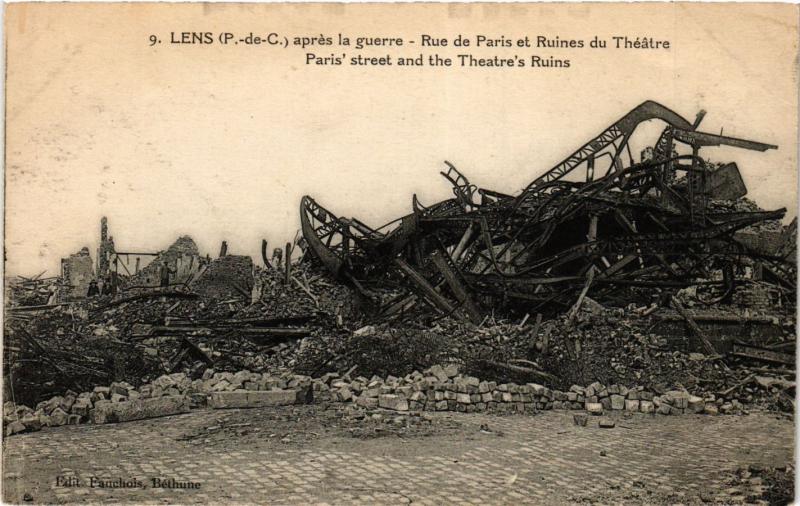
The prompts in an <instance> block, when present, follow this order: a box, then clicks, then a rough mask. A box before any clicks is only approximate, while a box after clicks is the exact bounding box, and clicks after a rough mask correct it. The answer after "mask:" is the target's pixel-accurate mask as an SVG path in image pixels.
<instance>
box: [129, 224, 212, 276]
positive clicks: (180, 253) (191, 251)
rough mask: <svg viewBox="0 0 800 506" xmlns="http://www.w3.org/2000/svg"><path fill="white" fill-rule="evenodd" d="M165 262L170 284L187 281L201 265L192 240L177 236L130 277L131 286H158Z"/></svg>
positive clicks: (187, 237)
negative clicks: (176, 238) (170, 244)
mask: <svg viewBox="0 0 800 506" xmlns="http://www.w3.org/2000/svg"><path fill="white" fill-rule="evenodd" d="M165 263H166V264H167V266H168V267H169V269H170V270H171V271H174V273H172V274H170V284H180V283H186V282H188V281H189V280H190V279H191V278H192V277H193V276H194V275H195V274H196V273H197V272H198V271H199V270H200V267H201V258H200V253H199V251H198V249H197V244H195V242H194V240H193V239H192V238H191V237H189V236H187V235H185V236H182V237H180V238H178V240H177V241H175V243H173V244H172V246H170V247H169V248H167V249H166V250H164V251H162V252H161V253H159V254H158V256H157V257H156V258H155V259H154V260H153V261H152V262H150V263H149V264H148V265H147V266H146V267H144V268H143V269H142V270H140V271H139V273H138V274H136V275H134V276H133V278H131V280H130V282H129V285H131V286H153V287H155V286H159V285H160V283H161V266H162V265H164V264H165Z"/></svg>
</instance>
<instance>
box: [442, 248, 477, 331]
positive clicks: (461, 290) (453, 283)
mask: <svg viewBox="0 0 800 506" xmlns="http://www.w3.org/2000/svg"><path fill="white" fill-rule="evenodd" d="M431 260H433V263H434V264H435V265H436V268H437V269H439V272H441V273H442V276H444V280H445V281H446V282H447V285H448V286H449V287H450V290H452V291H453V294H454V295H455V296H456V298H457V299H458V301H459V302H460V303H461V305H462V307H463V308H464V310H465V311H466V312H467V315H469V319H470V320H472V323H474V324H475V325H477V324H479V323H480V322H481V320H482V319H483V316H481V313H480V311H479V310H478V307H477V306H476V305H475V303H474V302H473V301H472V297H470V295H469V292H468V291H467V289H466V288H465V287H464V284H463V283H462V282H461V279H460V276H459V275H458V273H457V272H456V271H455V270H453V268H452V267H451V266H450V264H449V263H448V262H447V260H446V259H445V258H444V255H443V254H442V252H441V251H439V250H437V251H434V252H433V254H432V255H431Z"/></svg>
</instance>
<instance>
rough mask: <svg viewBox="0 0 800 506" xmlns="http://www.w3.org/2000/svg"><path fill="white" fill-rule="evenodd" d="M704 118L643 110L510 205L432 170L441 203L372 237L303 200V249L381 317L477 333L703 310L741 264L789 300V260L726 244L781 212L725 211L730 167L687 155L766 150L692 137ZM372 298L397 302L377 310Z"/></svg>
mask: <svg viewBox="0 0 800 506" xmlns="http://www.w3.org/2000/svg"><path fill="white" fill-rule="evenodd" d="M704 115H705V111H701V112H700V113H698V115H697V118H696V119H695V121H694V122H689V121H688V120H686V119H685V118H683V117H681V116H679V115H678V114H676V113H675V112H673V111H671V110H670V109H668V108H666V107H664V106H663V105H660V104H658V103H656V102H652V101H647V102H644V103H642V104H641V105H639V106H638V107H636V108H635V109H633V110H632V111H630V112H629V113H628V114H626V115H625V116H623V117H622V118H620V119H619V120H618V121H616V122H615V123H614V124H612V125H611V126H609V127H608V128H607V129H605V130H604V131H603V132H602V133H600V134H599V135H598V136H596V137H595V138H593V139H591V140H590V141H589V142H587V143H586V144H584V145H583V146H581V147H580V148H579V149H578V150H577V151H575V152H574V153H572V154H571V155H569V156H568V157H567V158H566V159H564V160H563V161H562V162H561V163H559V164H558V165H556V166H555V167H553V168H552V169H550V170H549V171H547V172H545V173H544V174H542V175H541V176H539V177H538V178H536V179H534V180H533V181H532V182H531V183H530V184H528V185H527V187H525V189H524V190H523V191H522V192H521V193H519V194H518V195H507V194H504V193H500V192H497V191H492V190H488V189H478V188H477V187H476V186H475V185H473V184H471V183H470V182H469V180H468V179H467V178H466V177H465V176H464V175H463V174H461V173H460V172H459V171H458V170H457V169H456V168H455V167H454V166H453V165H451V164H450V163H447V162H446V163H447V165H448V169H447V171H446V172H442V175H443V176H444V177H445V178H446V179H447V180H448V181H449V182H450V183H451V184H452V187H453V194H454V196H453V197H452V198H449V199H447V200H444V201H441V202H438V203H435V204H433V205H430V206H424V205H422V204H421V203H420V202H419V201H418V200H417V198H416V195H415V196H414V198H413V202H412V206H413V212H412V213H410V214H408V215H406V216H403V217H401V218H399V219H397V220H395V221H392V222H390V223H388V224H386V225H384V226H382V227H380V228H377V229H375V228H371V227H369V226H368V225H366V224H365V223H364V222H362V221H360V220H358V219H355V218H344V217H336V216H335V215H334V214H332V213H331V212H330V211H328V210H327V209H325V208H323V207H322V206H321V205H319V204H318V203H317V202H316V201H315V200H313V199H312V198H311V197H309V196H305V197H303V199H302V201H301V204H300V214H301V223H302V231H303V236H304V237H305V240H306V241H307V243H308V246H309V248H310V250H311V251H312V252H313V253H314V255H315V256H316V258H318V259H319V260H320V261H321V262H322V263H323V264H324V265H325V266H326V267H327V268H328V269H329V270H330V271H331V272H332V273H333V274H335V275H336V276H337V277H339V278H341V279H346V280H348V281H349V282H350V283H351V284H352V285H353V286H354V287H355V288H356V289H357V290H358V291H359V292H360V293H361V294H362V295H364V296H366V297H369V298H372V299H373V300H376V301H378V302H379V304H380V309H379V311H378V312H379V314H381V315H383V316H391V315H393V314H398V313H401V312H402V311H403V310H406V309H408V308H410V307H411V306H413V305H414V304H416V303H417V302H418V301H419V300H424V301H426V302H427V303H428V304H429V305H431V306H433V307H435V308H437V309H438V310H439V311H440V312H442V313H445V314H452V315H455V316H457V317H461V318H464V319H467V318H468V319H470V320H473V321H476V322H477V321H480V319H481V318H482V315H483V313H484V312H485V310H488V309H498V308H505V309H507V310H512V311H513V310H514V309H519V310H520V311H523V312H529V313H530V312H559V311H563V310H564V309H566V308H569V307H570V306H571V305H572V304H573V303H574V302H575V299H576V296H577V295H578V293H579V292H582V293H583V294H584V295H585V294H586V293H587V292H588V291H589V290H591V292H592V296H593V297H594V298H596V299H600V300H612V301H613V300H614V299H615V297H616V296H619V295H621V294H623V293H629V291H630V290H636V289H645V290H646V289H662V290H678V289H680V288H683V287H688V286H697V287H698V288H699V289H698V293H702V294H704V295H703V296H704V300H703V301H705V302H707V303H714V302H719V301H722V300H724V299H725V298H726V297H730V294H731V293H732V292H733V288H734V285H735V280H736V278H737V276H741V275H742V274H743V272H744V265H745V264H747V263H748V262H751V263H752V261H757V262H758V263H759V265H760V266H761V267H763V271H762V272H763V275H764V276H765V279H766V278H767V277H769V278H770V281H774V282H775V283H776V284H778V285H780V286H782V287H783V288H785V290H786V293H787V294H788V296H792V295H793V294H794V291H795V278H796V274H795V271H794V269H795V266H794V259H787V258H786V257H782V256H780V255H778V254H772V255H770V254H764V252H763V251H756V250H755V249H754V248H752V247H749V246H748V245H746V244H745V243H743V242H741V241H738V240H737V238H736V236H735V233H736V232H737V231H739V230H741V229H744V228H746V227H750V226H753V225H756V224H759V223H761V222H765V221H770V220H779V219H781V218H783V216H784V214H785V209H778V210H774V211H760V210H759V211H746V212H743V211H741V210H739V209H738V208H737V207H736V206H735V205H733V201H735V200H736V199H739V198H740V197H743V196H744V195H745V194H746V193H747V189H746V187H745V186H744V183H743V181H742V178H741V175H740V173H739V170H738V167H737V166H736V164H735V163H729V164H725V165H718V164H712V163H710V162H708V161H707V160H705V159H703V158H701V157H700V155H699V151H700V149H701V148H703V147H706V146H732V147H736V148H742V149H748V150H756V151H762V152H763V151H766V150H768V149H775V148H777V146H773V145H769V144H764V143H760V142H754V141H750V140H745V139H739V138H734V137H726V136H723V135H716V134H711V133H706V132H702V131H699V130H698V126H699V124H700V122H701V121H702V119H703V117H704ZM653 119H657V120H661V121H663V122H665V123H666V127H665V128H664V130H663V131H662V133H661V135H660V137H659V138H658V140H657V142H656V143H655V144H654V145H653V146H652V147H651V148H648V149H646V150H644V151H643V152H642V159H641V161H639V162H635V161H634V159H633V155H632V154H631V147H630V146H629V141H630V139H631V136H632V134H633V133H634V131H635V130H636V129H637V127H639V126H640V125H641V124H643V123H644V122H647V121H649V120H653ZM678 149H681V150H683V151H688V153H686V154H679V151H678ZM385 287H392V288H399V289H400V294H399V295H398V296H396V297H394V298H392V299H391V300H380V297H379V296H378V293H377V291H379V290H380V289H381V288H385Z"/></svg>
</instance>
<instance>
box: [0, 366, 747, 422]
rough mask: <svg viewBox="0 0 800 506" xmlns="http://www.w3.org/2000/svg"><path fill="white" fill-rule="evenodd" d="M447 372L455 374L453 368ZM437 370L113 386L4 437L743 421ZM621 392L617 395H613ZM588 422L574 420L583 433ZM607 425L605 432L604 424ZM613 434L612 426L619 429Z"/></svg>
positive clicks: (684, 405) (605, 391) (602, 390)
mask: <svg viewBox="0 0 800 506" xmlns="http://www.w3.org/2000/svg"><path fill="white" fill-rule="evenodd" d="M448 369H450V370H451V372H452V371H453V370H454V368H453V366H452V365H450V366H449V367H448ZM444 370H445V368H443V367H442V366H439V365H435V366H433V367H431V368H429V369H427V370H425V371H424V372H419V371H414V372H413V373H411V374H409V375H407V376H405V377H402V378H396V377H387V378H379V377H372V378H365V377H360V376H359V377H355V378H350V377H348V376H344V377H339V376H338V375H337V374H328V375H325V376H324V377H321V378H314V379H312V378H309V377H308V376H302V375H284V376H278V377H273V376H270V375H261V374H258V373H251V372H249V371H239V372H238V373H236V374H231V373H215V372H213V371H211V370H208V371H207V373H208V374H206V376H207V378H206V379H197V380H194V381H192V380H189V378H187V377H186V376H185V375H184V374H182V373H175V374H171V375H165V376H161V377H159V378H158V379H156V380H155V381H154V382H152V383H150V384H146V385H143V386H141V387H139V388H138V389H134V388H133V387H131V386H130V385H121V384H118V383H112V384H111V385H110V386H109V387H95V388H94V390H93V391H92V392H84V393H81V394H75V393H74V392H69V393H68V394H67V395H66V396H63V397H62V396H56V397H53V398H51V399H49V400H47V401H43V402H41V403H39V404H38V405H37V406H36V409H35V410H34V409H32V408H30V407H27V406H23V405H15V404H14V403H11V402H7V403H6V404H5V405H4V407H3V408H4V410H3V412H4V423H5V427H6V435H12V434H16V433H19V432H33V431H38V430H40V429H42V428H43V427H54V426H60V425H71V424H79V423H92V424H105V423H118V422H129V421H133V420H141V419H146V418H157V417H163V416H171V415H179V414H181V413H187V412H188V411H189V410H190V408H192V407H193V408H204V407H210V408H212V409H233V408H264V407H275V406H288V405H294V404H306V403H310V402H317V403H346V404H350V405H354V406H359V407H362V408H366V409H374V408H382V409H384V410H387V411H395V412H400V413H409V412H420V411H456V412H465V413H473V412H497V413H507V414H512V413H520V414H524V413H528V414H533V413H536V412H537V411H542V410H551V409H556V410H578V411H582V412H585V413H586V415H589V416H592V415H593V416H601V415H607V414H609V413H613V412H615V411H619V412H628V413H641V414H653V413H657V414H661V415H690V414H706V415H716V414H741V413H744V412H746V410H745V409H744V406H743V405H742V404H741V403H739V402H738V401H737V400H735V399H734V400H731V401H727V400H725V399H723V398H717V397H715V396H713V395H706V396H704V397H700V396H695V395H691V394H690V393H689V392H687V391H685V390H670V391H667V392H664V393H662V394H660V395H659V394H657V393H655V392H651V391H648V390H645V389H644V388H643V387H641V386H632V387H626V386H623V385H608V386H606V385H602V384H600V383H597V382H595V383H592V384H590V385H588V386H585V387H584V386H579V385H573V386H572V387H571V388H570V389H569V390H568V391H561V390H554V389H550V388H547V387H545V386H543V385H539V384H536V383H527V384H516V383H500V384H498V383H497V382H494V381H482V380H480V379H478V378H475V377H473V376H468V375H463V374H460V373H455V374H453V375H452V376H448V375H447V374H446V373H444ZM611 392H615V393H611ZM586 415H575V416H576V418H575V420H576V421H575V423H576V424H578V425H583V426H585V416H586ZM605 419H606V418H601V426H603V427H604V426H606V425H603V423H605V422H603V420H605ZM610 427H613V422H612V423H611V425H610Z"/></svg>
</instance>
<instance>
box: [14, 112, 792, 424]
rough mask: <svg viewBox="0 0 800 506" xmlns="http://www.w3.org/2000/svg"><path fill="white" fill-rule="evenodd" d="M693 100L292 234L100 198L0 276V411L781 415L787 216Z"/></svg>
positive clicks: (311, 219) (115, 417)
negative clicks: (52, 251) (15, 271)
mask: <svg viewBox="0 0 800 506" xmlns="http://www.w3.org/2000/svg"><path fill="white" fill-rule="evenodd" d="M704 114H705V113H704V112H702V111H701V113H699V114H698V116H697V118H696V119H695V120H694V121H688V120H686V119H685V118H683V117H681V116H680V115H678V114H676V113H675V112H674V111H671V110H669V109H667V108H666V107H664V106H662V105H660V104H656V103H654V102H649V101H648V102H645V103H643V104H641V105H640V106H639V107H636V108H635V109H633V110H632V111H630V112H629V113H627V114H625V115H624V116H623V117H621V118H620V119H619V120H618V121H616V122H614V123H613V124H611V125H610V126H608V127H607V128H606V129H605V130H602V131H601V133H600V134H599V135H598V136H596V137H595V138H593V139H590V140H588V141H587V142H586V143H585V144H583V145H582V146H581V147H580V148H579V149H577V150H576V151H574V152H573V153H572V154H570V155H569V156H567V157H566V158H565V159H564V160H563V161H562V162H561V163H559V164H558V165H556V166H555V167H553V168H552V169H551V170H549V171H546V172H544V173H543V174H542V175H541V176H539V177H537V178H535V179H534V180H533V181H531V183H530V184H528V185H527V186H526V187H525V189H524V190H522V191H521V192H519V193H517V194H514V195H512V194H506V193H504V192H501V191H497V190H491V189H487V188H480V189H479V188H478V187H477V186H475V185H474V184H472V183H471V182H470V181H469V180H468V179H467V178H466V177H465V176H464V175H463V174H462V173H461V172H459V170H458V169H456V168H455V167H454V166H453V165H451V164H449V163H448V164H447V169H446V170H445V171H444V172H442V175H443V176H444V177H445V179H446V180H447V181H448V183H449V184H450V185H451V186H452V191H453V197H452V198H449V199H446V200H443V201H440V202H437V203H433V204H430V205H423V204H422V203H421V202H420V200H419V199H418V198H417V196H413V198H412V199H411V209H410V211H409V212H408V214H405V215H403V216H401V217H399V218H398V219H396V220H394V221H392V222H390V223H388V224H387V225H385V226H383V227H378V228H373V227H371V226H370V225H368V224H366V223H364V222H363V221H361V220H359V219H357V218H348V217H344V216H336V215H335V214H333V213H331V212H330V211H329V210H327V209H326V208H324V207H322V206H321V205H320V204H318V203H317V201H316V200H314V199H312V198H311V197H304V198H303V199H302V200H301V203H300V222H301V233H298V234H297V236H296V237H295V238H294V240H293V241H290V242H288V243H281V244H272V245H271V246H270V243H268V241H267V240H266V239H263V240H262V247H261V258H260V259H257V260H258V261H256V262H254V261H253V259H252V258H251V257H248V256H243V255H238V254H236V253H235V251H234V249H235V247H236V245H230V246H229V245H228V243H227V242H224V241H223V243H222V245H221V247H220V250H219V254H218V255H216V257H215V258H212V257H211V255H208V254H201V252H200V251H199V250H198V248H197V245H196V244H195V242H194V241H193V240H192V239H191V238H190V237H188V236H182V237H179V238H178V239H177V240H175V241H173V242H172V243H171V244H169V243H165V245H166V244H169V245H168V246H167V247H166V248H165V249H164V250H161V251H143V250H141V249H140V248H136V247H135V246H131V247H124V248H123V247H122V245H123V241H124V240H125V238H120V236H117V238H116V240H115V238H114V237H112V236H111V235H109V224H108V222H107V220H105V219H103V220H102V221H101V225H100V241H99V244H100V248H99V249H98V250H97V251H96V252H93V253H92V252H90V250H89V248H84V249H82V250H81V251H80V252H79V253H77V254H75V255H71V256H68V257H67V258H65V259H64V261H63V263H62V271H61V272H60V273H59V275H58V276H53V277H45V274H44V273H40V274H38V275H36V276H30V277H23V276H20V277H17V278H14V279H12V280H10V281H9V283H8V284H7V287H6V294H7V300H8V301H9V302H8V307H7V308H6V309H7V311H6V318H5V321H4V331H5V332H4V345H5V346H4V357H3V359H4V366H5V367H4V371H5V374H6V377H5V378H4V380H5V381H4V384H5V387H6V392H5V394H6V395H5V398H6V399H12V398H13V399H15V400H16V404H13V403H6V404H5V405H4V411H3V420H4V432H5V433H6V434H14V433H19V432H30V431H36V430H40V429H41V428H43V427H49V426H58V425H67V424H78V423H96V424H101V423H116V422H124V421H128V420H137V419H144V418H152V417H160V416H173V415H180V414H182V413H185V412H186V411H187V410H189V409H203V408H209V409H245V408H270V407H277V406H286V405H293V404H306V403H312V402H313V403H334V404H335V405H337V406H346V407H347V409H349V410H354V411H355V412H358V413H362V414H364V417H363V419H372V416H373V415H379V416H383V415H381V413H387V414H389V415H387V416H390V417H401V418H415V419H416V418H419V417H417V416H414V414H419V413H426V412H434V411H448V412H493V413H501V414H504V413H521V414H533V413H536V412H538V411H541V410H549V409H555V410H570V411H574V413H573V414H574V415H576V416H575V419H574V420H575V423H576V424H577V425H579V426H591V427H600V426H601V422H602V426H603V427H607V426H610V425H611V424H613V422H614V417H615V416H616V414H626V413H627V414H631V415H632V414H634V413H639V414H647V415H649V416H660V415H668V416H672V415H695V414H702V415H717V414H741V413H747V412H749V411H752V410H758V409H766V410H772V411H779V412H784V413H793V412H794V402H795V401H794V394H795V382H794V378H795V368H794V362H795V361H794V355H795V350H796V328H795V309H796V300H795V299H796V297H795V294H796V277H797V274H796V262H797V261H796V239H797V235H796V234H797V221H796V219H795V220H793V221H792V222H791V223H790V224H788V225H784V224H783V223H782V222H781V220H782V219H783V217H784V215H785V210H783V209H777V210H764V209H761V208H760V207H758V205H757V204H756V203H754V202H752V201H750V200H748V199H747V198H746V195H747V187H746V186H745V184H744V178H743V177H742V173H741V172H740V169H739V167H738V165H737V164H736V163H735V162H729V161H724V162H715V161H711V159H710V158H707V157H706V152H707V151H708V150H710V148H713V147H715V146H727V147H732V148H739V149H748V150H755V151H759V152H763V151H768V150H772V149H775V148H776V146H772V145H770V144H765V143H761V142H755V141H749V140H745V139H740V138H734V137H727V136H723V135H716V134H711V133H708V132H703V131H701V130H699V125H700V123H701V122H702V119H703V116H704ZM646 122H659V123H662V124H663V125H662V126H663V129H662V130H661V133H660V135H659V136H658V137H657V138H655V139H651V141H652V142H648V140H647V139H638V138H637V137H636V136H637V135H639V133H640V130H641V129H639V128H638V127H639V126H640V125H642V124H644V123H646ZM632 139H637V142H636V143H633V144H632V142H633V141H632ZM632 145H636V146H642V145H644V146H647V147H645V148H644V149H643V150H641V152H640V155H641V156H640V157H639V159H638V160H634V154H633V152H632V147H631V146H632ZM701 152H702V153H703V156H701ZM730 152H732V151H730ZM93 255H94V260H95V262H93V259H92V258H93ZM79 392H80V393H79ZM609 422H611V423H609ZM609 428H610V427H609Z"/></svg>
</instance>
